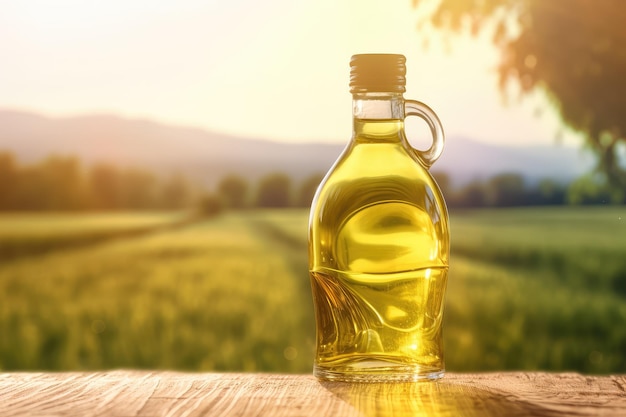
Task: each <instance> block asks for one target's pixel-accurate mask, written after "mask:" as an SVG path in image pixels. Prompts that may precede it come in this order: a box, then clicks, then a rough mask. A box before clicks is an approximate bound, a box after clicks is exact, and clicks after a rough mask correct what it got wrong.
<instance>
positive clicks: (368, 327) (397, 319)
mask: <svg viewBox="0 0 626 417" xmlns="http://www.w3.org/2000/svg"><path fill="white" fill-rule="evenodd" d="M350 64H351V72H350V92H351V93H352V97H353V102H352V104H353V105H352V109H353V133H352V139H351V140H350V142H349V143H348V145H347V147H346V148H345V150H344V151H343V153H342V154H341V156H339V158H338V160H337V161H336V162H335V164H334V165H333V167H332V168H331V169H330V171H329V172H328V174H327V175H326V177H325V178H324V179H323V181H322V183H321V184H320V186H319V188H318V189H317V192H316V195H315V197H314V199H313V203H312V207H311V212H310V218H309V274H310V277H311V284H312V291H313V301H314V307H315V319H316V355H315V363H314V373H315V375H316V376H317V377H318V378H320V379H323V380H340V381H414V380H420V379H438V378H440V377H442V376H443V373H444V361H443V345H442V318H443V305H444V303H443V301H444V293H445V289H446V281H447V273H448V259H449V247H450V237H449V227H448V213H447V209H446V205H445V202H444V199H443V196H442V194H441V191H440V190H439V187H438V186H437V184H436V183H435V181H434V179H433V177H432V176H431V175H430V173H429V171H428V168H429V167H430V166H431V165H432V164H433V163H434V162H435V161H436V160H437V158H438V157H439V155H440V154H441V152H442V150H443V140H444V137H443V129H442V127H441V123H440V121H439V119H438V118H437V116H436V115H435V113H434V112H433V111H432V110H431V109H430V108H429V107H428V106H426V105H425V104H423V103H420V102H417V101H413V100H405V99H404V97H403V93H404V92H405V72H406V69H405V57H404V56H402V55H393V54H366V55H354V56H353V57H352V59H351V61H350ZM407 116H418V117H420V118H422V119H423V120H424V121H426V122H427V124H428V125H429V127H430V131H431V133H432V136H433V143H432V146H431V147H430V149H428V150H427V151H420V150H417V149H414V148H413V147H412V146H411V145H410V144H409V142H408V140H407V138H406V136H405V132H404V119H405V117H407Z"/></svg>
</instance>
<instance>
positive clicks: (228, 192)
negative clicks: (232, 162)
mask: <svg viewBox="0 0 626 417" xmlns="http://www.w3.org/2000/svg"><path fill="white" fill-rule="evenodd" d="M217 191H218V194H219V195H220V196H221V197H222V200H223V201H224V204H225V205H226V207H228V208H233V209H240V208H243V207H245V205H246V197H247V195H248V181H246V179H245V178H243V177H241V176H239V175H235V174H231V175H227V176H226V177H224V178H222V179H221V180H220V182H219V184H218V185H217Z"/></svg>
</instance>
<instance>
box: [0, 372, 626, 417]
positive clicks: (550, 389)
mask: <svg viewBox="0 0 626 417" xmlns="http://www.w3.org/2000/svg"><path fill="white" fill-rule="evenodd" d="M0 416H2V417H13V416H128V417H130V416H211V417H225V416H250V417H257V416H259V417H260V416H273V417H274V416H275V417H281V416H315V417H322V416H348V417H351V416H364V417H370V416H376V417H378V416H380V417H383V416H411V417H421V416H424V417H425V416H429V417H430V416H460V417H463V416H467V417H471V416H506V417H509V416H620V417H623V416H626V375H613V376H602V377H599V376H583V375H580V374H551V373H539V372H535V373H527V372H513V373H486V374H454V373H452V374H447V375H446V376H445V378H444V379H443V380H441V381H440V382H437V383H431V382H421V383H413V384H347V383H340V382H319V381H317V380H316V379H315V378H314V377H313V376H310V375H284V374H234V373H233V374H229V373H224V374H216V373H208V374H201V373H176V372H147V371H114V372H97V373H5V374H0Z"/></svg>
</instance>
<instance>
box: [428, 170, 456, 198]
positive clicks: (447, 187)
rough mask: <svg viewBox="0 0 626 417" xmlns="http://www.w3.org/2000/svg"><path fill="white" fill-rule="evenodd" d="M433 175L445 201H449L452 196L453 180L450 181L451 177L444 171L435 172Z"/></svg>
mask: <svg viewBox="0 0 626 417" xmlns="http://www.w3.org/2000/svg"><path fill="white" fill-rule="evenodd" d="M432 174H433V178H435V181H437V185H438V186H439V189H440V190H441V193H442V194H443V197H444V199H446V201H447V199H448V198H450V197H451V196H452V180H451V179H450V175H448V174H447V173H445V172H443V171H434V172H433V173H432Z"/></svg>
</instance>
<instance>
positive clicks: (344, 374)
mask: <svg viewBox="0 0 626 417" xmlns="http://www.w3.org/2000/svg"><path fill="white" fill-rule="evenodd" d="M444 374H445V370H443V369H433V368H428V367H413V366H410V367H409V366H406V367H404V366H403V367H395V366H394V367H377V368H369V369H368V368H361V369H354V368H344V369H336V368H335V369H333V368H324V367H321V366H317V365H316V366H315V367H314V368H313V375H315V376H316V377H317V378H318V379H319V380H321V381H337V382H364V383H377V382H418V381H436V380H438V379H441V378H443V376H444Z"/></svg>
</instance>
